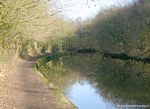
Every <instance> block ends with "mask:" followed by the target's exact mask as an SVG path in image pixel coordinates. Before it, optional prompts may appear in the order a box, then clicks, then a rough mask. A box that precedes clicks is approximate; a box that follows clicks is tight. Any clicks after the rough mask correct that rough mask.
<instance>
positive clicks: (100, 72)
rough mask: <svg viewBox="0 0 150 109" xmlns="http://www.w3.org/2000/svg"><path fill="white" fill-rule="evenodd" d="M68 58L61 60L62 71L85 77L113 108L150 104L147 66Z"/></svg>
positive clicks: (149, 70) (116, 61)
mask: <svg viewBox="0 0 150 109" xmlns="http://www.w3.org/2000/svg"><path fill="white" fill-rule="evenodd" d="M70 58H71V59H67V58H65V59H64V65H65V67H67V68H69V69H72V70H74V71H80V72H81V73H82V75H84V76H85V75H86V76H87V78H88V81H89V82H90V83H91V84H93V86H95V85H96V88H97V90H98V92H99V93H100V95H102V96H103V97H104V98H105V100H107V101H110V102H113V103H114V104H149V103H150V93H149V92H150V65H148V64H143V63H136V62H130V61H120V60H111V59H102V58H101V56H98V55H93V56H92V55H89V56H88V55H87V56H72V57H70ZM70 61H71V62H72V63H71V62H70ZM70 63H71V64H70Z"/></svg>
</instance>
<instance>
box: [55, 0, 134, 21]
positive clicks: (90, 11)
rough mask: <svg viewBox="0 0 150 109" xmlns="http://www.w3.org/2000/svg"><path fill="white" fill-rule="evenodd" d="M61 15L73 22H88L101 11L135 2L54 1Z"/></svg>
mask: <svg viewBox="0 0 150 109" xmlns="http://www.w3.org/2000/svg"><path fill="white" fill-rule="evenodd" d="M52 1H53V3H55V6H56V8H59V9H60V10H62V12H61V14H62V15H63V16H64V17H65V18H67V19H71V20H76V19H77V18H81V19H82V20H86V19H89V18H92V17H94V16H95V15H96V14H97V13H98V12H99V11H102V10H104V9H107V8H109V7H114V6H119V7H120V6H125V5H127V4H129V3H132V2H133V0H52Z"/></svg>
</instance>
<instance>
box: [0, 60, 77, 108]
mask: <svg viewBox="0 0 150 109" xmlns="http://www.w3.org/2000/svg"><path fill="white" fill-rule="evenodd" d="M36 59H38V58H31V59H29V60H23V59H17V60H16V61H15V62H14V63H13V65H10V69H11V70H10V72H6V73H7V74H6V75H7V78H5V79H4V83H6V84H0V85H5V86H4V88H5V90H3V91H4V92H1V93H0V99H1V100H0V108H1V109H75V108H76V107H75V106H74V105H72V104H71V103H70V102H69V101H68V100H67V99H66V98H65V97H64V96H63V95H62V94H61V93H60V91H58V90H57V89H55V88H52V87H51V88H50V87H49V86H48V85H47V84H46V83H45V82H44V81H43V78H41V77H40V76H39V75H38V74H36V73H35V70H34V69H33V68H34V64H35V62H36ZM1 95H2V96H1Z"/></svg>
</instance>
